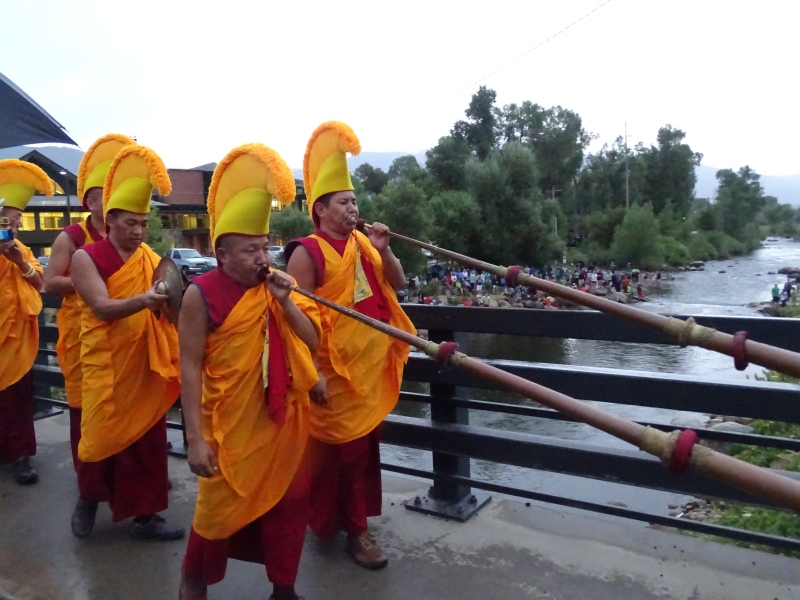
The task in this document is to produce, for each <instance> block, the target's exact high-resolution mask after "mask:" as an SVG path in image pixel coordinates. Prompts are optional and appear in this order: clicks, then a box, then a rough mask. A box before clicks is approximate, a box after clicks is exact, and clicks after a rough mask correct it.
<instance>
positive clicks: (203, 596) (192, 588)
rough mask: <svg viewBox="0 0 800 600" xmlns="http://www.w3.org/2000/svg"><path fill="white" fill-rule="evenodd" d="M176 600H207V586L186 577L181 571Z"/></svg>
mask: <svg viewBox="0 0 800 600" xmlns="http://www.w3.org/2000/svg"><path fill="white" fill-rule="evenodd" d="M178 600H208V586H207V585H206V584H205V583H203V582H202V581H197V580H195V579H186V575H184V574H183V572H181V587H180V588H178Z"/></svg>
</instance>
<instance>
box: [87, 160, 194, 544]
mask: <svg viewBox="0 0 800 600" xmlns="http://www.w3.org/2000/svg"><path fill="white" fill-rule="evenodd" d="M154 187H155V188H157V189H158V192H159V193H160V194H162V195H164V196H166V195H168V194H169V192H170V191H171V189H172V185H171V183H170V180H169V175H168V174H167V169H166V167H165V166H164V163H163V162H162V160H161V158H160V157H159V156H158V155H157V154H156V153H155V152H153V151H152V150H150V149H149V148H145V147H144V146H139V145H130V146H126V147H125V148H123V149H122V150H121V151H120V152H119V153H118V154H117V155H116V156H115V157H114V159H113V161H112V162H111V166H110V167H109V170H108V174H107V175H106V179H105V184H104V188H103V212H104V214H105V222H106V227H107V228H108V235H107V236H106V237H105V238H104V239H103V240H101V241H99V242H95V243H94V244H91V245H88V246H84V247H83V248H81V249H80V250H77V251H76V252H75V254H74V255H73V256H72V265H71V276H72V284H73V285H74V286H75V291H76V292H77V293H78V295H79V296H80V298H81V300H82V301H83V302H84V303H85V304H86V307H87V308H86V309H83V310H82V313H81V333H80V342H81V371H82V372H81V378H82V380H81V402H82V413H81V439H80V442H79V444H78V459H79V460H80V461H81V462H82V465H81V473H80V476H81V478H83V482H84V483H85V485H82V486H81V489H80V495H81V498H80V499H79V500H78V504H77V505H76V507H75V511H74V512H73V532H75V531H79V532H81V537H86V536H88V535H89V534H90V533H91V531H92V528H93V526H94V522H95V517H96V515H97V505H98V503H99V502H108V504H109V506H110V508H111V514H112V518H113V520H114V521H115V522H118V521H122V520H125V519H129V518H133V524H132V525H131V529H130V536H131V537H132V538H134V539H139V540H157V541H170V540H177V539H180V538H182V537H183V535H184V533H185V532H184V530H183V528H181V527H175V526H171V525H168V524H167V523H166V521H164V519H163V518H162V517H161V516H160V515H159V514H158V513H160V512H161V511H163V510H166V508H167V506H168V505H169V498H168V495H167V492H168V490H169V480H168V475H167V423H166V418H165V415H166V412H167V410H169V408H170V407H171V406H172V405H173V404H174V403H175V400H177V398H178V393H179V391H180V383H179V381H178V375H179V373H178V371H179V364H178V334H177V332H176V330H175V326H174V325H172V324H171V323H169V322H168V321H167V320H166V318H165V317H164V316H163V314H162V315H161V316H160V317H157V316H156V314H155V313H156V311H158V312H160V311H161V309H162V307H163V304H164V301H165V300H166V299H167V296H166V295H164V294H161V293H159V292H158V291H157V290H156V286H155V285H154V284H155V283H156V282H154V281H153V272H154V270H155V268H156V266H157V265H158V263H159V261H160V257H159V256H158V255H157V254H156V253H155V252H153V251H152V250H151V249H150V247H149V246H148V245H147V244H145V243H144V236H145V234H146V232H147V215H148V213H149V212H150V197H151V195H152V193H153V188H154Z"/></svg>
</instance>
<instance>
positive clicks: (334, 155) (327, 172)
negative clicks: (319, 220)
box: [303, 121, 361, 215]
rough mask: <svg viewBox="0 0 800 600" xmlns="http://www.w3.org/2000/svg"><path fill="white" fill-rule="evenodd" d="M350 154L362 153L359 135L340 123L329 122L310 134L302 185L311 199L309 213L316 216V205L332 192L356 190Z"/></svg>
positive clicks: (309, 200)
mask: <svg viewBox="0 0 800 600" xmlns="http://www.w3.org/2000/svg"><path fill="white" fill-rule="evenodd" d="M347 152H349V153H350V154H352V155H353V156H355V155H357V154H358V153H359V152H361V142H360V141H359V140H358V136H357V135H356V134H355V132H354V131H353V130H352V129H350V126H349V125H346V124H344V123H342V122H340V121H328V122H327V123H323V124H322V125H320V126H319V127H317V128H316V130H315V131H314V133H312V134H311V139H310V140H308V145H307V146H306V154H305V157H304V158H303V184H304V185H305V190H306V197H307V198H308V212H309V213H311V214H312V215H313V214H314V202H316V201H317V199H318V198H319V197H320V196H324V195H325V194H329V193H330V192H344V191H347V190H352V189H353V181H352V180H351V179H350V171H349V169H348V168H347V154H346V153H347Z"/></svg>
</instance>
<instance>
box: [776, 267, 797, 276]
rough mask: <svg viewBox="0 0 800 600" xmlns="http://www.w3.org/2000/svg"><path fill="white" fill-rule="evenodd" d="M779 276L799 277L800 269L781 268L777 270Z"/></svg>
mask: <svg viewBox="0 0 800 600" xmlns="http://www.w3.org/2000/svg"><path fill="white" fill-rule="evenodd" d="M778 273H780V274H781V275H800V267H781V268H780V269H778Z"/></svg>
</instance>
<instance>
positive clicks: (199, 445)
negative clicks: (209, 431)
mask: <svg viewBox="0 0 800 600" xmlns="http://www.w3.org/2000/svg"><path fill="white" fill-rule="evenodd" d="M189 468H190V469H191V470H192V473H194V474H195V475H197V476H199V477H214V476H215V475H217V474H219V463H218V462H217V456H216V455H215V454H214V451H213V450H212V449H211V446H209V445H208V442H207V441H205V440H202V439H200V440H195V441H193V442H191V443H190V444H189Z"/></svg>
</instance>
